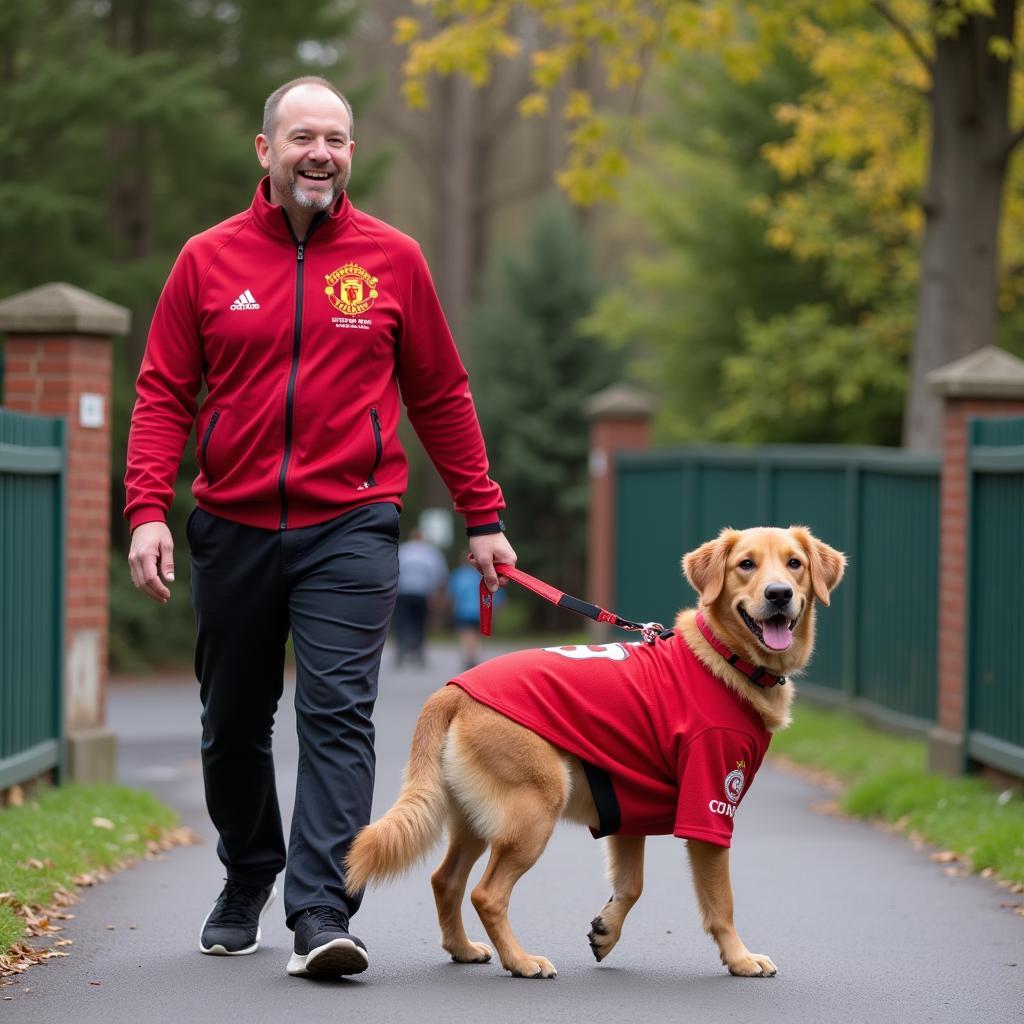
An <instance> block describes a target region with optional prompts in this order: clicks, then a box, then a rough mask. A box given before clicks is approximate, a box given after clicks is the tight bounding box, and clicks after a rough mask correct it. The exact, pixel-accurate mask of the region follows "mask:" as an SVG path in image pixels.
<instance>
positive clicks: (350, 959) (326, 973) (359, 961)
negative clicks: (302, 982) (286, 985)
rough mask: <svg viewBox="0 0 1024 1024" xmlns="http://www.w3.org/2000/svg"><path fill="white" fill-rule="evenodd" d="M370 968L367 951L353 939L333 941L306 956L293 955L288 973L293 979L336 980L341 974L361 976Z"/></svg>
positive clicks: (289, 962)
mask: <svg viewBox="0 0 1024 1024" xmlns="http://www.w3.org/2000/svg"><path fill="white" fill-rule="evenodd" d="M369 966H370V958H369V956H367V954H366V950H365V949H363V948H362V947H360V946H357V945H356V944H355V943H354V942H353V941H352V940H351V939H332V940H331V941H330V942H325V943H324V944H323V945H322V946H317V947H316V949H311V950H310V951H309V952H308V953H307V954H306V955H305V956H301V955H300V954H298V953H292V955H291V958H290V959H289V961H288V973H289V974H291V975H292V976H293V977H317V978H336V977H338V975H340V974H361V973H362V972H363V971H365V970H366V968H367V967H369Z"/></svg>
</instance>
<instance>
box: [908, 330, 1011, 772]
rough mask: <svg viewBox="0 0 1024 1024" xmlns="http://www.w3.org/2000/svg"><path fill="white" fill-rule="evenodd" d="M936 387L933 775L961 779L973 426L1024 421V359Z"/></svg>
mask: <svg viewBox="0 0 1024 1024" xmlns="http://www.w3.org/2000/svg"><path fill="white" fill-rule="evenodd" d="M928 386H929V387H930V388H931V390H932V391H933V392H934V393H935V394H937V395H939V396H941V397H942V399H943V400H944V410H943V426H942V484H941V492H940V501H939V639H938V644H939V649H938V659H937V660H938V668H939V679H938V686H939V695H938V697H939V699H938V722H937V724H936V726H935V728H934V729H933V730H932V731H931V734H930V735H929V743H928V764H929V768H930V769H931V770H932V771H937V772H941V773H942V774H944V775H960V774H962V772H963V771H964V769H965V767H966V753H965V747H964V744H965V740H966V733H967V726H968V723H967V714H966V712H967V701H966V679H967V662H966V653H967V630H968V628H969V626H970V610H969V608H968V601H969V599H970V593H969V581H970V566H969V564H968V549H967V530H968V514H969V511H970V510H969V508H968V459H969V455H970V453H969V447H970V445H969V440H970V438H969V431H970V421H971V419H972V418H973V417H979V416H1024V361H1022V360H1020V359H1018V358H1017V357H1016V356H1012V355H1010V353H1009V352H1004V351H1003V350H1002V349H998V348H995V347H994V346H988V347H986V348H983V349H979V350H978V351H977V352H972V353H971V354H970V355H969V356H965V357H964V358H963V359H958V360H957V361H956V362H953V363H950V364H949V365H947V366H943V367H940V368H939V369H938V370H933V371H932V372H931V373H930V374H929V375H928Z"/></svg>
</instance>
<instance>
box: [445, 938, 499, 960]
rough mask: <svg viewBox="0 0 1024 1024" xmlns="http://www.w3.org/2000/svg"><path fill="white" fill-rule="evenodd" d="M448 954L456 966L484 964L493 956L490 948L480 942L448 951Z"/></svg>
mask: <svg viewBox="0 0 1024 1024" xmlns="http://www.w3.org/2000/svg"><path fill="white" fill-rule="evenodd" d="M448 952H449V953H450V954H451V958H452V959H453V960H454V961H455V962H456V963H457V964H485V963H487V962H488V961H489V960H490V959H491V957H492V956H493V955H494V954H493V953H492V952H491V947H490V946H485V945H484V944H483V943H482V942H470V943H469V944H468V945H466V946H465V947H463V948H461V949H449V950H448Z"/></svg>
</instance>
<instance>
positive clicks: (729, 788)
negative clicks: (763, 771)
mask: <svg viewBox="0 0 1024 1024" xmlns="http://www.w3.org/2000/svg"><path fill="white" fill-rule="evenodd" d="M746 767H747V763H746V761H738V762H737V763H736V767H735V768H734V769H733V770H732V771H731V772H729V774H728V775H726V777H725V795H726V797H727V798H728V800H729V803H731V804H734V803H736V802H737V801H738V800H739V798H740V795H741V794H742V792H743V786H744V785H745V784H746V781H747V777H746V776H745V775H744V774H743V769H744V768H746Z"/></svg>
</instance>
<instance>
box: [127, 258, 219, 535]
mask: <svg viewBox="0 0 1024 1024" xmlns="http://www.w3.org/2000/svg"><path fill="white" fill-rule="evenodd" d="M197 283H198V274H197V271H196V266H195V260H194V258H193V256H192V255H191V253H190V251H189V246H188V245H186V246H185V248H184V249H183V250H182V251H181V253H180V255H179V256H178V259H177V260H176V262H175V264H174V267H173V268H172V270H171V273H170V276H169V277H168V279H167V283H166V284H165V285H164V289H163V292H162V293H161V295H160V300H159V302H158V303H157V307H156V311H155V312H154V314H153V322H152V324H151V325H150V328H149V337H148V339H147V341H146V352H145V355H144V356H143V359H142V366H141V367H140V369H139V376H138V380H137V382H136V386H135V389H136V400H135V408H134V409H133V411H132V422H131V429H130V431H129V434H128V468H127V472H126V473H125V494H126V504H125V512H124V514H125V517H126V518H127V519H128V522H129V524H130V525H131V528H132V529H133V530H134V529H135V527H137V526H141V525H142V524H143V523H149V522H159V521H162V520H164V519H165V518H166V515H167V511H168V509H170V507H171V502H172V500H173V498H174V481H175V478H176V476H177V474H178V467H179V465H180V463H181V454H182V452H183V451H184V448H185V442H186V440H187V439H188V435H189V431H190V430H191V429H192V423H193V421H194V420H195V415H196V408H197V404H196V396H197V395H198V394H199V388H200V384H201V381H202V347H201V344H200V340H199V323H198V317H197V315H196V295H197Z"/></svg>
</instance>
